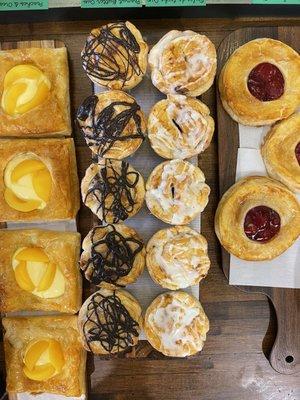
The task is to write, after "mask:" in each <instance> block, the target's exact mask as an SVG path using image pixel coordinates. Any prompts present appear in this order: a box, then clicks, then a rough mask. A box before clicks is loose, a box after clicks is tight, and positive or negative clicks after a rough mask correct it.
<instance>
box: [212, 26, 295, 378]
mask: <svg viewBox="0 0 300 400" xmlns="http://www.w3.org/2000/svg"><path fill="white" fill-rule="evenodd" d="M261 37H270V38H273V39H278V40H281V41H282V42H284V43H286V44H288V45H290V46H291V47H292V48H293V49H295V50H296V51H298V52H299V50H300V27H288V28H287V27H265V28H254V27H253V28H244V29H239V30H236V31H235V32H233V33H231V34H230V35H229V36H227V37H226V39H225V40H224V41H223V42H222V44H221V45H220V47H219V48H218V76H219V74H220V72H221V69H222V67H223V65H224V64H225V63H226V61H227V60H228V58H229V57H230V55H231V54H232V53H233V52H234V51H235V50H236V49H237V48H238V47H239V46H242V45H243V44H245V43H247V42H248V41H249V40H253V39H256V38H261ZM217 120H218V145H219V188H220V196H221V195H222V194H223V193H224V192H225V191H226V190H227V189H228V188H229V187H230V186H231V185H233V184H234V182H235V174H236V164H237V153H238V147H239V129H238V124H237V123H236V122H235V121H233V119H232V118H231V117H230V116H229V115H228V114H227V113H226V111H225V110H224V108H223V106H222V103H221V99H220V95H219V91H218V90H217ZM222 261H223V262H222V267H223V270H224V273H225V275H226V276H227V277H229V263H230V256H229V254H228V253H227V252H226V251H225V250H224V249H222ZM239 288H240V289H241V290H243V291H247V292H252V293H253V292H256V293H263V294H265V295H266V296H268V297H269V299H270V300H271V302H272V304H273V306H274V308H275V312H276V317H277V325H278V327H277V336H276V340H275V342H274V346H273V348H272V350H271V353H270V362H271V365H272V367H273V368H274V369H275V370H276V371H278V372H280V373H284V374H293V373H296V372H300V312H299V308H300V290H296V289H281V288H271V287H257V286H239Z"/></svg>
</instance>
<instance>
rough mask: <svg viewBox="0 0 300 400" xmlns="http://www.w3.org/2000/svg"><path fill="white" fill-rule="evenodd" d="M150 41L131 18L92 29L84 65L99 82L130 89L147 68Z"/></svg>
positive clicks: (93, 79) (86, 47)
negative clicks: (146, 39) (145, 38)
mask: <svg viewBox="0 0 300 400" xmlns="http://www.w3.org/2000/svg"><path fill="white" fill-rule="evenodd" d="M147 55H148V45H147V44H146V43H145V42H144V40H143V38H142V35H141V33H140V31H139V30H138V29H137V28H136V27H135V26H134V25H133V24H131V23H130V22H128V21H126V22H115V23H111V24H107V25H104V26H102V27H101V28H95V29H93V30H92V31H91V33H90V35H89V36H88V38H87V40H86V44H85V46H84V48H83V50H82V52H81V60H82V66H83V69H84V70H85V72H86V73H87V75H88V77H89V78H90V79H91V80H92V81H93V82H94V83H96V84H98V85H101V86H105V87H108V88H109V89H125V90H127V89H131V88H133V87H134V86H136V85H137V84H138V83H139V82H140V81H141V80H142V78H143V76H144V74H145V72H146V68H147Z"/></svg>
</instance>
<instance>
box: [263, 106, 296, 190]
mask: <svg viewBox="0 0 300 400" xmlns="http://www.w3.org/2000/svg"><path fill="white" fill-rule="evenodd" d="M299 143H300V113H296V114H294V115H292V116H291V117H289V118H287V119H285V120H283V121H281V122H279V123H278V124H276V125H274V126H273V127H272V128H271V129H270V130H269V132H268V134H267V135H266V136H265V138H264V142H263V144H262V147H261V154H262V157H263V160H264V163H265V165H266V168H267V171H268V174H269V175H270V176H271V177H272V178H274V179H278V180H279V181H281V182H282V183H284V184H285V185H287V186H288V187H289V188H290V189H291V190H292V191H294V192H300V165H299V162H298V160H297V158H296V153H295V149H296V146H297V145H298V144H299Z"/></svg>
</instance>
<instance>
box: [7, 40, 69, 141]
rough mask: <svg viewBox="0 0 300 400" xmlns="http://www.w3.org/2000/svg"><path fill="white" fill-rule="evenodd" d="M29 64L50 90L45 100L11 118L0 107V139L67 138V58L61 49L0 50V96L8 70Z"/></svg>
mask: <svg viewBox="0 0 300 400" xmlns="http://www.w3.org/2000/svg"><path fill="white" fill-rule="evenodd" d="M20 64H30V65H33V66H35V67H37V68H39V69H40V70H41V71H42V72H43V73H44V74H45V75H46V77H47V78H48V79H49V81H50V83H51V88H50V92H49V94H48V96H47V97H46V99H45V100H44V101H43V102H41V103H40V104H39V105H37V106H36V107H34V108H32V109H31V110H29V111H27V112H25V113H24V114H19V115H15V116H10V115H8V114H6V113H5V112H4V110H3V108H2V107H1V108H0V136H15V137H37V136H39V137H42V136H50V135H56V136H58V135H70V134H71V119H70V98H69V68H68V55H67V49H66V48H65V47H61V48H57V49H50V48H22V49H14V50H2V51H0V96H1V97H2V94H3V91H4V78H5V75H6V73H7V72H8V71H9V70H11V68H13V67H15V66H17V65H20Z"/></svg>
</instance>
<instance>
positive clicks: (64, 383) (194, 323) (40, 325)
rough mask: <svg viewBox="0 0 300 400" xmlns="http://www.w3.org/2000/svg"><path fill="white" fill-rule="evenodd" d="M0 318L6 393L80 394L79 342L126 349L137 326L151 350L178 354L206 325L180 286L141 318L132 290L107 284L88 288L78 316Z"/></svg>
mask: <svg viewBox="0 0 300 400" xmlns="http://www.w3.org/2000/svg"><path fill="white" fill-rule="evenodd" d="M2 322H3V326H4V329H5V335H4V347H5V361H6V371H7V376H6V380H7V391H8V392H9V393H14V394H16V393H32V394H38V393H53V394H58V395H63V396H72V397H80V398H84V395H85V392H86V377H85V362H86V351H85V350H84V347H85V348H86V349H87V350H89V351H92V352H93V353H95V354H108V353H109V354H110V353H115V352H119V351H123V350H126V349H128V348H129V347H131V346H134V345H135V344H137V342H138V338H139V334H140V331H141V328H142V326H143V327H144V330H145V332H146V334H147V337H148V340H149V341H150V343H151V344H152V345H153V346H154V347H155V348H156V349H157V350H159V351H161V352H162V353H164V354H166V355H169V356H180V357H182V356H186V355H191V354H194V353H196V352H198V351H200V350H201V349H202V347H203V344H204V341H205V339H206V333H207V331H208V328H209V323H208V319H207V317H206V315H205V313H204V311H203V309H202V307H201V305H200V303H199V301H198V300H196V298H194V297H193V296H191V295H189V294H187V293H185V292H167V293H164V294H162V295H160V296H158V297H157V298H156V299H155V300H154V301H153V302H152V303H151V305H150V306H149V308H148V309H147V311H146V315H145V318H144V319H143V318H142V313H141V307H140V306H139V304H138V302H137V300H136V299H135V298H134V297H133V296H132V295H130V294H129V293H128V292H126V291H124V290H115V291H113V290H109V289H100V290H99V291H97V292H95V293H93V294H92V296H90V297H89V298H88V299H87V300H86V301H85V303H84V304H83V306H82V308H81V310H80V313H79V316H78V318H77V316H70V315H60V316H32V317H5V318H3V321H2ZM83 346H84V347H83Z"/></svg>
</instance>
